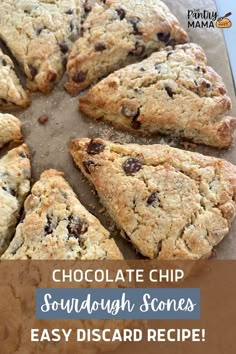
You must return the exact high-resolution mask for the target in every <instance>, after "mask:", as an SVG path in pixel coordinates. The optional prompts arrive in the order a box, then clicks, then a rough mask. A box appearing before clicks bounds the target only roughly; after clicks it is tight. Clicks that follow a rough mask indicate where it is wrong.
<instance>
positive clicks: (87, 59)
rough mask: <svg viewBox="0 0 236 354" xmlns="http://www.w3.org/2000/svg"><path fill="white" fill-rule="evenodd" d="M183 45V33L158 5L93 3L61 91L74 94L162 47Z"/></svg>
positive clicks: (127, 0)
mask: <svg viewBox="0 0 236 354" xmlns="http://www.w3.org/2000/svg"><path fill="white" fill-rule="evenodd" d="M187 41H188V36H187V34H186V32H185V31H184V30H183V29H182V28H181V27H180V24H179V22H178V20H177V19H176V18H175V16H174V15H173V14H172V13H171V12H170V10H169V9H168V7H167V6H166V5H165V4H164V3H163V2H162V1H159V0H141V1H140V0H121V1H120V0H119V1H118V0H107V1H97V2H96V4H95V5H94V6H92V8H91V12H90V13H89V14H88V17H87V19H86V20H85V22H84V24H83V30H82V34H81V37H80V38H79V39H78V41H77V42H76V43H75V44H74V47H73V49H72V53H71V54H70V56H69V59H68V63H67V74H68V76H69V81H68V82H67V83H66V85H65V87H66V89H67V90H68V91H69V92H70V93H71V94H77V93H79V92H80V91H81V90H83V89H85V88H86V87H88V86H89V85H90V84H91V83H93V82H95V81H97V80H98V79H100V78H102V77H104V76H106V75H108V74H110V73H111V72H113V71H114V70H117V69H119V68H121V67H123V66H125V65H127V64H130V63H133V62H136V61H140V60H141V59H142V58H144V57H147V56H148V55H150V54H151V53H153V52H154V51H156V50H159V49H160V48H163V47H165V46H166V45H174V44H177V43H185V42H187Z"/></svg>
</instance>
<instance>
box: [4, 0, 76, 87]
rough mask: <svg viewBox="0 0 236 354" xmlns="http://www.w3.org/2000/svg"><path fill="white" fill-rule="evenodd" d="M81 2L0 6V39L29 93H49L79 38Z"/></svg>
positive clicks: (20, 1)
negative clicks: (8, 50) (9, 51)
mask: <svg viewBox="0 0 236 354" xmlns="http://www.w3.org/2000/svg"><path fill="white" fill-rule="evenodd" d="M81 2H82V0H57V1H42V0H31V1H27V0H6V1H1V2H0V13H1V16H0V38H1V39H2V40H3V41H4V42H5V43H6V45H7V47H8V48H9V49H10V50H11V52H12V54H13V55H14V57H15V58H16V59H17V61H18V62H19V64H20V65H21V67H22V68H23V70H24V72H25V75H26V76H27V78H28V85H29V87H30V89H31V90H33V91H36V90H39V91H42V92H46V93H47V92H49V91H50V90H51V89H52V87H53V85H54V84H55V83H56V82H57V81H58V80H59V79H60V77H61V76H62V74H63V71H64V68H65V64H66V57H67V55H68V52H69V49H70V47H71V45H72V42H73V41H75V40H76V39H77V38H78V36H79V26H80V8H81Z"/></svg>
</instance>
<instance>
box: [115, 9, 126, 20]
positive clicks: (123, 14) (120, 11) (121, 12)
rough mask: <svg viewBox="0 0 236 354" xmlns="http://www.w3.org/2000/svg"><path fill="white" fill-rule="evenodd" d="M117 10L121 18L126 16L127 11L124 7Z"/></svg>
mask: <svg viewBox="0 0 236 354" xmlns="http://www.w3.org/2000/svg"><path fill="white" fill-rule="evenodd" d="M116 12H117V14H118V16H119V18H120V19H121V20H123V19H124V18H125V15H126V12H125V10H124V9H116Z"/></svg>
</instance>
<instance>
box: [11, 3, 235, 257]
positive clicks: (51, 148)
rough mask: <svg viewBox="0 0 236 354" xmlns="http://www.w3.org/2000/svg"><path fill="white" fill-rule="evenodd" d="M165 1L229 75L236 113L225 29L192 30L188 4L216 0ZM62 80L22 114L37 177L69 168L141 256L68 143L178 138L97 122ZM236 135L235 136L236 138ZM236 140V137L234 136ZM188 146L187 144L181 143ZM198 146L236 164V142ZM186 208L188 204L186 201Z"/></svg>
mask: <svg viewBox="0 0 236 354" xmlns="http://www.w3.org/2000/svg"><path fill="white" fill-rule="evenodd" d="M165 2H166V4H167V5H168V6H169V8H170V9H171V11H172V12H173V13H174V14H175V15H176V17H177V18H178V19H179V21H180V22H181V25H182V26H183V27H184V28H185V29H186V30H187V31H188V33H189V35H190V40H191V41H192V42H196V43H198V44H200V45H201V46H202V47H203V48H204V50H205V51H206V54H207V57H208V63H209V65H211V66H212V67H213V68H214V69H215V70H216V71H217V72H218V73H219V74H220V75H221V76H222V77H223V79H224V81H225V83H226V86H227V89H228V92H229V96H230V97H231V99H232V102H233V111H232V113H231V114H232V115H233V116H236V104H235V103H236V102H235V90H234V87H233V81H232V76H231V72H230V65H229V62H228V57H227V51H226V48H225V43H224V38H223V33H222V31H221V30H220V29H206V28H203V29H192V28H190V29H188V28H187V26H188V19H187V11H188V9H190V10H191V9H202V10H204V9H206V10H211V11H216V7H215V3H214V2H213V0H207V1H203V0H201V1H199V0H192V1H191V0H179V1H173V0H172V1H171V0H166V1H165ZM64 81H65V78H63V80H62V81H61V83H60V84H59V85H58V87H57V88H55V89H54V91H53V92H52V93H51V94H50V95H49V96H44V95H41V94H34V95H32V104H31V106H30V107H29V108H28V109H27V110H25V111H23V112H19V113H18V112H17V113H15V115H17V116H18V117H19V118H20V119H21V120H22V122H23V132H24V137H25V141H26V143H27V144H28V145H29V147H30V150H31V154H32V166H33V179H34V180H35V181H36V180H37V179H38V178H39V176H40V174H41V172H43V171H44V170H45V169H48V168H55V169H58V170H61V171H63V172H64V173H65V178H66V179H67V180H68V182H69V183H70V185H71V186H72V187H73V189H74V190H75V192H76V193H77V195H78V196H79V198H80V200H81V202H82V203H83V204H84V205H85V206H86V207H87V209H88V210H90V211H91V212H92V213H93V214H94V215H95V216H97V217H98V218H99V219H100V221H101V222H102V223H103V225H104V226H105V227H106V228H108V229H109V230H110V232H111V234H112V237H114V238H115V240H116V242H117V244H118V246H119V247H120V249H121V251H122V252H123V254H124V256H125V257H126V258H127V259H128V258H137V257H140V256H137V255H136V254H135V252H134V250H133V249H132V246H131V245H130V244H128V243H127V242H126V241H124V240H123V239H122V238H121V237H120V236H119V231H118V230H117V229H116V227H115V225H114V223H113V222H112V220H111V218H110V217H109V216H108V214H107V213H106V212H104V208H103V207H102V205H101V204H100V203H99V200H98V197H96V195H95V193H94V190H93V189H92V187H91V186H90V185H89V183H88V181H87V180H86V179H85V178H84V177H82V174H81V172H80V171H79V170H78V169H77V168H76V167H75V166H74V164H73V162H72V159H71V157H70V155H69V152H68V148H67V146H68V143H69V141H70V140H71V139H72V138H75V137H87V136H88V137H96V136H100V137H102V138H110V139H111V140H113V141H114V140H116V141H117V140H119V141H121V142H127V143H129V142H136V143H141V144H145V143H150V144H152V143H158V142H161V143H169V144H171V145H173V146H176V147H179V146H178V145H176V143H175V141H172V140H171V139H169V138H163V137H162V138H160V137H155V138H152V139H146V138H139V137H137V136H132V135H130V134H128V133H123V132H120V131H115V130H114V129H113V128H112V127H111V126H110V125H106V124H104V123H102V122H94V121H92V120H90V119H89V118H88V117H86V116H84V115H83V114H81V113H79V112H78V108H77V106H78V97H74V98H71V97H70V96H69V95H68V94H67V93H66V92H65V91H64V89H63V82H64ZM42 114H46V115H47V116H48V117H49V121H48V123H47V124H45V125H40V124H39V123H38V117H39V116H40V115H42ZM235 139H236V138H235ZM235 141H236V140H235ZM181 148H183V146H182V147H181ZM194 151H198V152H201V153H203V154H206V155H211V156H216V157H221V158H224V159H226V160H228V161H230V162H232V163H235V164H236V154H235V152H236V147H232V148H231V149H230V150H229V151H218V150H216V149H211V148H207V147H200V146H198V147H196V148H194ZM186 207H187V205H186ZM235 236H236V222H234V225H233V227H232V229H231V232H230V234H229V236H227V237H226V238H225V240H224V241H223V242H222V243H221V244H220V245H219V247H218V248H217V252H216V257H217V258H218V259H227V258H231V259H236V237H235Z"/></svg>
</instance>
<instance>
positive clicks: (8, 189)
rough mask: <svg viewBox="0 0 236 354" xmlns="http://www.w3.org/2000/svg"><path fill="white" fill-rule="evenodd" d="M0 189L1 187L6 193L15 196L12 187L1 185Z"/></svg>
mask: <svg viewBox="0 0 236 354" xmlns="http://www.w3.org/2000/svg"><path fill="white" fill-rule="evenodd" d="M2 189H3V190H4V191H5V192H7V193H9V194H11V195H13V197H15V196H16V192H15V191H14V189H12V188H10V187H2Z"/></svg>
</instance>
